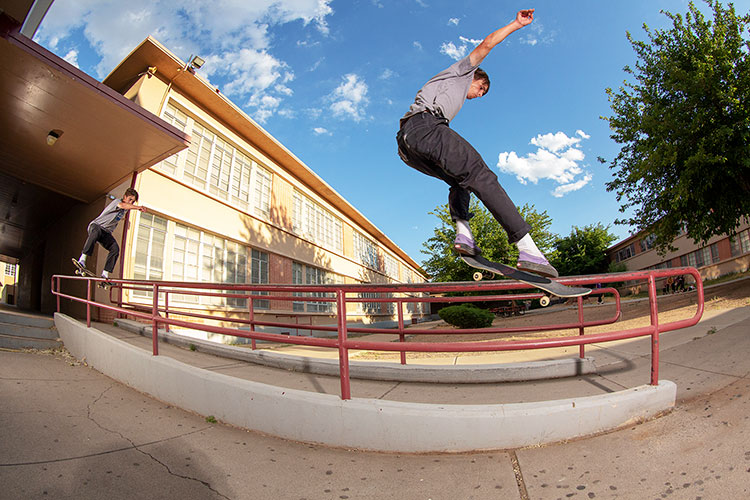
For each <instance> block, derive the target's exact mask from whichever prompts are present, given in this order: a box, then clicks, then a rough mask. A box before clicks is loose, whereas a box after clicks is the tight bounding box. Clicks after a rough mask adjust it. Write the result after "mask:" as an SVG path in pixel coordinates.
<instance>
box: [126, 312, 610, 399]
mask: <svg viewBox="0 0 750 500" xmlns="http://www.w3.org/2000/svg"><path fill="white" fill-rule="evenodd" d="M116 324H117V326H119V327H120V328H123V329H125V330H128V331H131V332H133V333H138V334H140V335H144V336H146V337H149V338H151V326H149V325H144V324H143V323H138V322H137V321H132V320H122V319H118V320H116ZM159 340H160V341H164V342H168V343H170V344H173V345H177V346H180V347H185V348H187V347H189V346H191V345H192V346H195V349H196V350H198V351H200V352H205V353H207V354H213V355H215V356H221V357H222V358H228V359H236V360H239V361H246V362H248V363H255V364H258V365H264V366H270V367H272V368H281V369H284V370H289V371H295V372H303V373H312V374H315V375H328V376H334V377H338V376H339V362H338V359H320V358H313V357H307V356H294V355H290V354H281V353H276V352H270V351H263V350H256V351H253V350H251V349H249V348H246V347H237V346H232V345H227V344H219V343H217V342H210V341H206V340H201V339H195V338H192V337H186V336H183V335H179V334H176V333H173V332H170V333H166V332H164V331H163V330H162V331H159ZM590 373H596V366H595V364H594V360H593V358H590V357H586V358H568V359H554V360H548V361H533V362H526V363H502V364H500V363H497V364H490V363H485V364H476V365H440V366H435V365H420V364H409V365H401V364H396V363H380V362H370V361H368V362H363V361H350V362H349V375H350V376H351V377H352V378H356V379H361V380H385V381H394V382H426V383H431V384H481V383H497V382H523V381H527V380H549V379H553V378H564V377H575V376H578V375H586V374H590Z"/></svg>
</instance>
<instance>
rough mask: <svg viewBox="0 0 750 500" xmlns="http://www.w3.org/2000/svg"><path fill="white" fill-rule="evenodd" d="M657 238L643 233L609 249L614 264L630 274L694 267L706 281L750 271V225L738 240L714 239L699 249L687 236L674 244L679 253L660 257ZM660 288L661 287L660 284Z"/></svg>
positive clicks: (740, 230) (741, 229) (743, 228)
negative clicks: (618, 264) (622, 266)
mask: <svg viewBox="0 0 750 500" xmlns="http://www.w3.org/2000/svg"><path fill="white" fill-rule="evenodd" d="M653 242H654V236H653V235H652V234H651V233H649V232H648V231H641V232H639V233H637V234H634V235H632V236H629V237H628V238H625V239H624V240H622V241H620V242H619V243H616V244H614V245H612V246H611V247H609V248H608V249H607V257H608V258H609V261H610V262H621V263H623V264H624V265H625V266H626V268H627V270H628V271H641V270H647V269H664V268H671V267H685V266H691V267H695V268H696V269H698V271H699V272H700V274H701V276H702V277H703V279H714V278H718V277H719V276H723V275H725V274H730V273H740V272H745V271H747V270H748V269H750V223H749V222H748V221H743V222H742V223H741V224H740V225H739V226H738V227H737V234H736V235H735V236H734V237H729V236H727V235H721V236H714V237H713V238H711V239H710V240H709V241H708V242H707V243H706V244H705V245H696V244H695V243H694V242H693V240H692V238H689V237H688V236H687V234H685V233H684V232H683V233H681V234H680V235H679V236H678V237H677V238H675V240H674V241H673V242H672V244H673V246H674V247H676V250H674V251H671V252H668V253H667V254H665V255H663V256H662V255H659V254H658V253H657V252H656V250H655V249H654V248H653ZM657 286H660V285H659V284H657Z"/></svg>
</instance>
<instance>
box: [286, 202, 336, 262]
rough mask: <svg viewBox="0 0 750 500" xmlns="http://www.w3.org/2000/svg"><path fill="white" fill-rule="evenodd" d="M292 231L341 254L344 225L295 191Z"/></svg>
mask: <svg viewBox="0 0 750 500" xmlns="http://www.w3.org/2000/svg"><path fill="white" fill-rule="evenodd" d="M292 229H293V230H294V232H295V233H297V234H298V235H300V236H303V237H305V238H308V239H309V240H310V241H312V242H314V243H316V244H318V245H321V246H323V247H325V248H329V249H331V250H336V251H338V252H341V246H342V241H343V225H342V223H341V220H340V219H338V218H337V217H335V216H334V215H333V214H332V213H331V212H329V211H328V210H326V209H325V208H323V207H322V206H320V205H319V204H318V203H315V202H314V201H313V200H311V199H310V198H308V197H307V196H305V195H304V194H302V193H301V192H299V191H296V190H295V191H294V209H293V211H292Z"/></svg>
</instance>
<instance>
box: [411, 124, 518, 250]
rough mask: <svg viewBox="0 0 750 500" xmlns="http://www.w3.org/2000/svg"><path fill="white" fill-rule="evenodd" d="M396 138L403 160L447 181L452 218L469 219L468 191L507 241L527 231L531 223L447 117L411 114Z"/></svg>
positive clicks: (515, 239)
mask: <svg viewBox="0 0 750 500" xmlns="http://www.w3.org/2000/svg"><path fill="white" fill-rule="evenodd" d="M396 141H397V142H398V154H399V156H400V157H401V159H402V160H403V161H404V163H406V164H407V165H409V166H410V167H412V168H414V169H416V170H419V171H420V172H422V173H424V174H427V175H429V176H432V177H437V178H438V179H442V180H443V181H445V182H446V183H448V185H449V186H450V191H449V193H448V208H449V209H450V213H451V217H452V218H453V220H454V221H455V220H456V219H463V220H469V218H470V217H471V215H470V214H469V200H470V193H474V194H475V195H476V196H477V198H479V200H480V201H481V202H482V203H483V204H484V206H485V207H487V210H489V211H490V213H491V214H492V215H493V217H495V219H496V220H497V221H498V222H499V223H500V225H501V226H502V227H503V229H505V232H506V233H508V241H510V242H511V243H515V242H517V241H518V240H520V239H521V238H523V237H524V236H525V235H526V234H528V232H529V230H530V229H531V227H530V226H529V224H528V223H527V222H526V221H525V220H524V219H523V217H521V214H519V213H518V209H517V208H516V206H515V204H513V202H512V201H511V199H510V197H509V196H508V194H507V193H506V192H505V189H503V187H502V186H501V185H500V183H499V182H498V180H497V175H495V174H494V173H493V172H492V170H490V169H489V167H487V164H485V163H484V160H482V157H481V156H480V155H479V153H478V152H477V151H476V150H475V149H474V148H473V147H472V145H471V144H469V143H468V142H467V141H466V139H464V138H463V137H461V136H460V135H458V134H457V133H456V132H454V131H453V130H452V129H451V128H450V127H449V126H448V120H446V119H445V118H442V117H437V116H434V115H432V114H431V113H429V112H426V111H425V112H423V113H420V114H418V115H414V116H411V117H410V118H408V119H407V120H406V121H405V122H403V123H402V124H401V130H399V132H398V134H397V135H396Z"/></svg>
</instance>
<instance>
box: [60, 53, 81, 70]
mask: <svg viewBox="0 0 750 500" xmlns="http://www.w3.org/2000/svg"><path fill="white" fill-rule="evenodd" d="M63 59H65V60H66V61H67V62H69V63H70V64H72V65H73V66H75V67H76V68H77V67H78V51H77V50H75V49H72V50H69V51H68V53H67V54H65V55H64V56H63Z"/></svg>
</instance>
